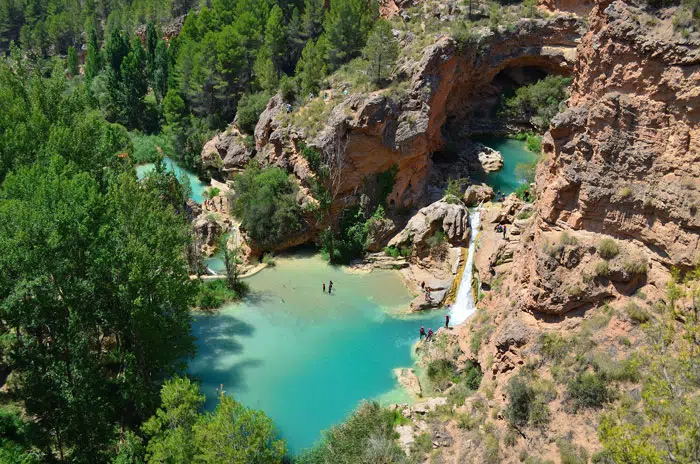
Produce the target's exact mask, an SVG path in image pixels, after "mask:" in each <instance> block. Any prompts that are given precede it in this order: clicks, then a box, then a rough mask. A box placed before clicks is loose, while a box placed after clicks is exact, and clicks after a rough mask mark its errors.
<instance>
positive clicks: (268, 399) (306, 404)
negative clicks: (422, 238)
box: [189, 254, 444, 453]
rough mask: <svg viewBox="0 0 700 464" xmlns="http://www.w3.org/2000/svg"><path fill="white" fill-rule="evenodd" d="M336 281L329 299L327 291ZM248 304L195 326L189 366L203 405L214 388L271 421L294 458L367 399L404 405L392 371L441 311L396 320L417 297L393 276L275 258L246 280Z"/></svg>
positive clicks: (407, 361) (310, 257)
mask: <svg viewBox="0 0 700 464" xmlns="http://www.w3.org/2000/svg"><path fill="white" fill-rule="evenodd" d="M329 280H333V283H334V287H333V295H328V294H327V293H326V294H324V293H322V289H321V285H322V283H323V282H326V283H327V282H328V281H329ZM247 282H248V283H249V284H250V287H251V290H252V292H251V293H252V294H251V296H250V297H249V298H247V299H246V300H245V301H244V302H243V303H240V304H237V305H232V306H228V307H224V308H222V309H221V310H220V312H218V313H217V314H212V315H198V316H196V317H195V322H194V327H193V331H194V335H195V336H196V337H197V344H198V346H199V353H198V355H197V356H196V358H195V359H194V360H192V361H191V362H190V364H189V366H190V367H189V369H190V373H191V374H193V375H195V376H197V377H198V378H199V379H200V380H201V386H202V389H203V391H204V392H205V393H206V395H207V400H208V402H207V407H209V408H212V407H214V405H215V398H216V391H215V390H216V388H217V387H218V386H219V385H220V384H223V385H224V390H226V391H227V392H228V393H230V394H232V395H233V396H234V397H235V398H236V399H237V400H239V401H241V402H242V403H243V404H245V405H246V406H249V407H253V408H257V409H262V410H263V411H265V413H267V414H268V415H269V416H270V417H272V419H273V420H274V421H275V424H276V426H277V428H278V431H279V433H280V435H281V436H282V437H284V438H285V439H286V440H287V444H288V447H289V449H290V451H291V452H292V453H297V452H299V451H300V450H302V449H304V448H307V447H309V446H311V445H312V444H313V443H314V442H315V441H316V440H317V439H318V438H319V437H320V434H321V431H322V430H324V429H327V428H329V427H330V426H332V425H333V424H336V423H338V422H341V421H342V420H343V419H344V418H345V417H346V416H347V415H348V413H350V412H351V411H352V410H353V409H354V408H355V407H356V406H357V405H358V403H359V402H360V401H361V400H362V399H365V398H367V399H380V401H385V402H396V401H407V400H408V397H407V396H406V394H405V393H403V392H402V391H401V389H400V388H397V387H398V385H397V383H396V380H395V379H394V377H393V374H392V369H393V368H396V367H408V366H411V365H412V362H413V360H412V357H411V346H412V345H413V343H415V342H416V341H417V340H418V329H419V328H420V326H421V325H425V326H426V329H427V328H428V327H432V328H433V329H436V328H437V327H439V325H440V324H441V323H442V321H443V320H444V319H443V318H444V314H443V311H438V312H432V313H429V314H427V315H422V316H411V317H408V316H404V317H394V316H392V315H391V314H390V313H391V312H392V311H394V310H397V309H400V308H405V307H407V305H408V303H409V302H410V301H411V298H412V297H411V295H410V294H409V292H408V291H407V290H406V288H405V287H404V285H403V283H402V281H401V278H400V276H399V275H398V273H397V272H396V271H376V270H375V271H373V272H372V273H370V274H351V273H349V272H347V271H345V270H344V269H342V268H338V267H331V266H329V265H328V264H326V263H325V262H324V261H323V260H322V259H321V257H320V256H319V255H314V254H295V255H293V256H291V257H285V258H281V259H278V260H277V265H276V267H274V268H269V269H265V270H263V271H262V272H260V273H259V274H257V275H255V276H252V277H251V278H249V279H247Z"/></svg>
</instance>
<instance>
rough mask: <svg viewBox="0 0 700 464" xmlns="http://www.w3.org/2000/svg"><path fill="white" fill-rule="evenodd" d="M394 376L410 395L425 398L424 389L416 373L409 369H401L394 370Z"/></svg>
mask: <svg viewBox="0 0 700 464" xmlns="http://www.w3.org/2000/svg"><path fill="white" fill-rule="evenodd" d="M394 375H395V376H396V378H397V379H398V381H399V383H400V384H401V386H403V387H404V388H405V389H406V390H407V391H408V392H409V393H411V394H412V395H414V396H417V397H421V396H423V389H422V388H421V386H420V380H418V376H417V375H416V371H414V370H413V369H409V368H399V369H394Z"/></svg>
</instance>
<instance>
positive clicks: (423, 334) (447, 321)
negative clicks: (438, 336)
mask: <svg viewBox="0 0 700 464" xmlns="http://www.w3.org/2000/svg"><path fill="white" fill-rule="evenodd" d="M445 328H446V329H449V328H450V315H449V314H445ZM423 337H425V341H426V342H429V341H430V340H432V339H433V329H431V328H428V332H427V333H426V332H425V327H423V326H420V339H421V340H423Z"/></svg>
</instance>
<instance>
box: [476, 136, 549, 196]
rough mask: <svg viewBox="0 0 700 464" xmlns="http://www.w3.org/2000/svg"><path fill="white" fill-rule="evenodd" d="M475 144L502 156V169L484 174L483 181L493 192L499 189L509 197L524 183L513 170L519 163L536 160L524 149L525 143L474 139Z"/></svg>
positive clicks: (504, 139)
mask: <svg viewBox="0 0 700 464" xmlns="http://www.w3.org/2000/svg"><path fill="white" fill-rule="evenodd" d="M474 140H475V141H477V142H480V143H483V144H484V145H486V146H487V147H491V148H493V149H494V150H498V151H500V152H501V154H502V155H503V169H501V170H500V171H496V172H490V173H488V174H486V176H485V179H479V180H484V181H485V182H486V183H487V184H489V185H490V186H491V187H493V190H494V191H496V192H497V191H498V189H501V191H502V192H503V193H505V194H506V195H509V194H511V193H513V192H515V190H516V189H517V188H518V186H519V185H520V184H521V183H522V182H524V181H525V179H522V178H519V177H518V176H517V175H516V173H515V168H516V166H517V165H518V164H520V163H529V162H531V161H534V160H535V159H537V156H536V155H535V154H534V153H532V152H531V151H529V150H528V149H527V148H526V145H525V142H524V141H520V140H515V139H509V138H505V137H486V136H484V137H475V139H474Z"/></svg>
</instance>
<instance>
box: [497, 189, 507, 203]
mask: <svg viewBox="0 0 700 464" xmlns="http://www.w3.org/2000/svg"><path fill="white" fill-rule="evenodd" d="M496 201H498V202H501V203H503V202H504V201H506V194H505V193H503V192H502V191H501V189H498V192H496Z"/></svg>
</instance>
